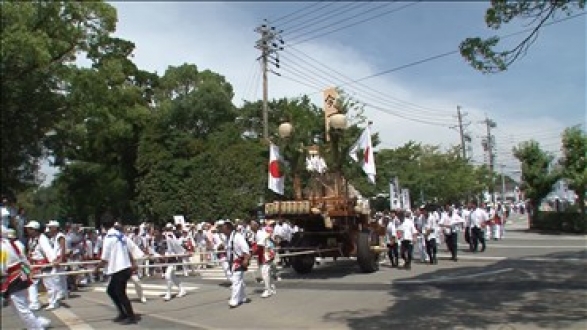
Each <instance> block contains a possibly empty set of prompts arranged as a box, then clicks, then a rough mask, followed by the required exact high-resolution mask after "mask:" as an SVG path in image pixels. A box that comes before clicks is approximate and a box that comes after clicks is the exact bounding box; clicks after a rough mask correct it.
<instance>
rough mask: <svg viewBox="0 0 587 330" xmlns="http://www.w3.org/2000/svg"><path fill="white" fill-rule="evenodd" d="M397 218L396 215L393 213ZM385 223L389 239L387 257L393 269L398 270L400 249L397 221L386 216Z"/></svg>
mask: <svg viewBox="0 0 587 330" xmlns="http://www.w3.org/2000/svg"><path fill="white" fill-rule="evenodd" d="M393 214H394V216H395V213H393ZM383 223H384V224H385V226H386V236H387V237H386V238H387V248H388V249H389V250H388V251H387V255H388V256H389V261H390V262H391V267H394V268H397V267H398V266H399V249H398V246H399V245H398V239H397V230H396V228H395V221H393V218H392V217H391V216H388V215H386V216H384V217H383Z"/></svg>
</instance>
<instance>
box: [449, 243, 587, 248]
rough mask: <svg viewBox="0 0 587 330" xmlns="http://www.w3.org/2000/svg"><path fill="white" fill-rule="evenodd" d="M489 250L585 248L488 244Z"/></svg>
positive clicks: (574, 246) (463, 245)
mask: <svg viewBox="0 0 587 330" xmlns="http://www.w3.org/2000/svg"><path fill="white" fill-rule="evenodd" d="M459 246H460V247H468V246H469V244H459ZM487 248H488V249H585V246H578V245H505V244H491V243H488V244H487Z"/></svg>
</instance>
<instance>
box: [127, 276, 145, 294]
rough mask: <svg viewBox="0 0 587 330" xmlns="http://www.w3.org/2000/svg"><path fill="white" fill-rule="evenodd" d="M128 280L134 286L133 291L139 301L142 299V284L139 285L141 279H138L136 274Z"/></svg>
mask: <svg viewBox="0 0 587 330" xmlns="http://www.w3.org/2000/svg"><path fill="white" fill-rule="evenodd" d="M130 280H131V281H132V284H134V286H135V291H136V293H137V296H139V299H143V298H144V296H143V284H142V283H141V279H140V278H139V275H137V274H133V275H132V276H131V277H130Z"/></svg>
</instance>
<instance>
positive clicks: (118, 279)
mask: <svg viewBox="0 0 587 330" xmlns="http://www.w3.org/2000/svg"><path fill="white" fill-rule="evenodd" d="M102 225H103V226H104V228H105V229H106V230H108V231H107V233H106V237H104V243H103V244H104V246H103V248H102V256H101V257H100V259H101V261H100V263H99V264H98V266H97V267H96V270H95V271H96V273H97V272H98V271H99V269H100V268H102V267H104V266H106V269H105V273H106V275H110V282H109V283H108V289H107V291H106V292H107V293H108V296H110V299H112V301H113V302H114V305H116V308H117V309H118V313H119V314H118V316H117V317H116V318H115V319H113V321H114V322H119V323H121V324H136V323H137V321H138V319H137V317H136V315H135V313H134V310H133V308H132V304H131V303H130V300H129V299H128V296H127V295H126V286H127V283H128V280H129V279H130V277H131V275H132V272H133V270H135V269H136V268H137V265H136V262H135V260H134V258H133V257H132V255H131V253H130V251H131V250H130V247H129V244H133V245H134V243H133V242H132V241H131V240H130V239H128V238H127V237H126V236H124V234H123V233H121V232H120V231H119V230H117V229H116V228H113V227H114V223H113V221H112V220H107V221H103V222H102Z"/></svg>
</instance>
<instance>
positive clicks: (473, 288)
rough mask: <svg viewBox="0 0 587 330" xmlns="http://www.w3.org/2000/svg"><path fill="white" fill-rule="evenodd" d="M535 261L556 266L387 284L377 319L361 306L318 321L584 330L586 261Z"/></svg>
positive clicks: (448, 273)
mask: <svg viewBox="0 0 587 330" xmlns="http://www.w3.org/2000/svg"><path fill="white" fill-rule="evenodd" d="M541 257H544V258H552V259H559V261H556V260H554V261H542V262H537V261H532V260H523V259H520V260H504V261H500V262H497V263H495V264H492V265H490V266H485V267H465V268H461V270H460V271H459V272H458V273H457V274H455V271H454V269H442V270H438V271H436V272H431V273H427V274H423V275H421V276H416V277H413V278H410V279H409V280H410V281H407V280H404V281H395V282H394V283H392V284H391V290H390V295H391V298H392V299H391V300H392V301H391V302H390V303H391V304H392V305H391V306H390V307H389V308H388V309H387V310H386V311H385V312H383V313H382V314H378V315H373V313H372V312H371V313H369V312H368V306H366V309H365V310H364V311H339V312H335V313H329V314H327V315H325V316H324V318H325V320H327V321H332V322H335V323H338V324H345V323H346V325H347V326H348V327H349V328H351V329H391V328H392V327H401V328H402V329H455V328H466V329H472V328H474V329H487V328H489V327H492V328H498V329H499V328H500V327H501V328H503V329H510V328H511V329H515V327H516V326H515V325H513V326H510V324H517V325H524V326H525V327H529V328H543V329H564V328H568V327H569V326H570V325H574V326H577V324H579V325H581V322H583V324H584V325H585V326H584V327H583V329H585V328H587V276H586V275H585V274H587V259H586V262H585V263H577V262H565V261H564V259H566V258H585V251H584V250H582V251H577V252H565V253H556V254H548V255H543V256H541ZM481 273H482V274H481ZM483 274H487V276H485V275H483ZM382 303H383V304H385V303H387V302H385V301H382Z"/></svg>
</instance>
